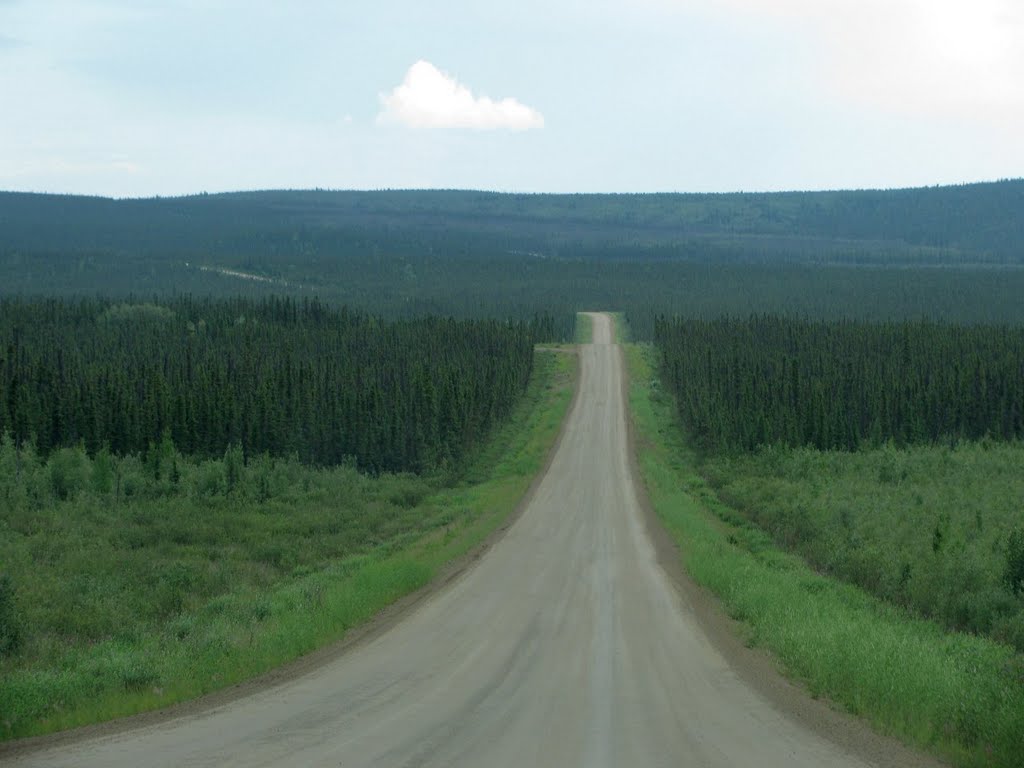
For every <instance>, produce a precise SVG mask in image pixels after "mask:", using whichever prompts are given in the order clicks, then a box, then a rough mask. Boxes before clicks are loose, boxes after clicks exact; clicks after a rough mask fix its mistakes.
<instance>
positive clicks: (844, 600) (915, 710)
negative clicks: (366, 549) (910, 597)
mask: <svg viewBox="0 0 1024 768" xmlns="http://www.w3.org/2000/svg"><path fill="white" fill-rule="evenodd" d="M627 357H628V361H629V370H630V377H631V385H630V405H631V409H632V412H633V418H634V422H635V426H636V435H637V444H638V453H639V455H638V459H639V463H640V468H641V473H642V475H643V478H644V481H645V483H646V486H647V490H648V493H649V494H650V499H651V502H652V504H653V505H654V507H655V509H656V511H657V513H658V515H659V516H660V518H661V519H662V521H663V522H664V524H665V525H666V527H667V528H668V530H669V531H670V533H671V534H672V535H673V536H674V537H675V538H676V540H677V541H678V543H679V546H680V550H681V552H682V557H683V562H684V565H685V567H686V569H687V571H688V572H689V573H690V575H691V576H692V577H693V579H694V580H695V581H696V582H697V583H699V584H701V585H703V586H705V587H707V588H709V589H711V590H712V591H713V592H714V593H715V594H716V595H718V596H719V598H720V599H721V600H722V602H723V604H724V605H725V607H726V609H727V610H728V611H729V613H730V614H731V615H733V616H734V617H735V618H737V619H739V620H740V621H742V622H743V624H744V626H745V627H746V628H747V630H748V632H749V642H750V643H752V644H755V645H758V646H762V647H764V648H767V649H769V650H770V651H772V652H773V653H774V654H775V655H776V656H777V658H778V659H779V660H780V662H781V664H782V665H783V667H784V668H785V669H786V670H787V672H788V673H789V674H790V675H792V676H794V677H796V678H797V679H800V680H802V681H803V682H804V683H805V684H806V685H807V687H808V688H809V689H810V691H811V693H812V694H813V695H816V696H817V695H824V696H827V697H829V698H830V699H831V700H833V701H835V702H838V703H839V704H840V705H842V706H844V707H845V708H846V709H848V710H849V711H851V712H853V713H855V714H857V715H860V716H862V717H864V718H866V719H867V720H869V721H870V722H871V723H872V724H873V725H874V727H876V728H877V729H878V730H880V731H882V732H885V733H889V734H893V735H896V736H899V737H901V738H903V739H905V740H906V741H908V742H910V743H913V744H916V745H919V746H921V747H925V748H927V749H930V750H933V751H934V752H936V753H938V754H940V755H943V756H945V757H947V758H950V759H952V760H953V761H954V762H955V763H957V764H959V765H965V766H975V765H977V766H982V765H985V766H995V765H998V766H1024V749H1022V736H1021V734H1024V665H1022V664H1021V660H1020V658H1019V657H1016V656H1015V655H1014V654H1013V652H1012V651H1011V649H1009V648H1008V647H1005V646H1001V645H998V644H996V643H993V642H991V641H988V640H984V639H981V638H977V637H974V636H970V635H963V634H950V633H946V632H944V631H943V630H942V629H941V628H940V627H938V626H937V625H936V624H934V623H932V622H929V621H924V620H919V619H913V618H909V617H907V616H906V615H904V614H903V613H901V612H900V611H898V610H896V609H894V608H892V607H891V606H888V605H887V604H885V603H883V602H881V601H880V600H877V599H875V598H872V597H871V596H869V595H868V594H866V593H865V592H863V591H862V590H860V589H858V588H856V587H853V586H850V585H848V584H843V583H840V582H837V581H834V580H831V579H828V578H825V577H823V576H821V575H819V574H817V573H815V572H814V571H813V570H812V569H810V568H809V567H808V566H807V565H806V564H805V563H804V562H803V561H802V560H800V559H799V558H797V557H795V556H793V555H789V554H786V553H783V552H781V551H779V550H778V549H776V548H775V547H774V546H773V544H772V542H771V540H770V539H769V538H768V536H767V535H766V534H765V533H763V532H762V531H761V530H760V529H758V528H756V527H755V526H754V525H753V524H752V523H749V522H747V521H746V520H745V519H744V518H743V517H741V516H740V515H738V514H736V513H735V512H733V511H732V510H730V509H729V508H728V507H727V506H726V505H724V504H723V503H721V501H719V499H718V498H717V497H716V495H715V494H714V492H713V491H712V490H711V489H710V488H709V487H708V486H707V484H706V483H705V481H704V480H703V479H702V478H701V477H700V476H699V475H698V473H697V471H696V461H695V458H694V457H693V456H692V455H691V454H690V452H689V451H688V449H687V448H686V445H685V442H684V439H683V436H682V435H681V433H680V431H679V429H678V428H677V427H676V426H675V424H676V421H675V418H674V412H675V411H674V408H673V407H672V402H671V399H670V397H669V396H667V395H666V394H665V393H664V392H663V391H662V390H661V389H660V387H659V385H658V382H657V379H656V377H655V372H654V366H653V361H654V357H653V349H652V348H651V347H648V346H640V345H635V346H630V347H629V348H628V351H627Z"/></svg>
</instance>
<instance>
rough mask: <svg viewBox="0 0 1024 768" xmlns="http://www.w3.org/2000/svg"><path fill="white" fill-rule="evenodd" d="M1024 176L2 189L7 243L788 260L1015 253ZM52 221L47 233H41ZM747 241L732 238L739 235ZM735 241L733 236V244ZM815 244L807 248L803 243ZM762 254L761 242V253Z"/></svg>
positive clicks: (1, 222) (1020, 236) (1022, 237)
mask: <svg viewBox="0 0 1024 768" xmlns="http://www.w3.org/2000/svg"><path fill="white" fill-rule="evenodd" d="M1022 212H1024V181H1021V180H1009V181H1001V182H993V183H983V184H966V185H958V186H945V187H931V188H919V189H897V190H848V191H822V192H777V193H742V192H741V193H730V194H675V193H661V194H617V195H616V194H574V195H553V194H500V193H492V192H478V191H458V190H418V191H417V190H394V191H391V190H383V191H366V192H358V191H330V190H304V191H282V190H276V191H275V190H270V191H262V192H239V193H227V194H217V195H193V196H187V197H179V198H163V199H161V198H156V199H147V200H111V199H107V198H88V197H76V196H70V195H28V194H20V193H4V194H0V231H3V232H4V236H3V238H2V239H0V245H2V246H6V247H13V248H25V247H27V246H32V247H36V246H42V247H43V248H44V249H45V248H49V249H54V250H61V249H67V248H75V249H79V248H85V249H89V248H91V249H115V250H130V249H139V248H144V249H146V250H148V251H153V250H158V249H161V248H165V249H168V250H173V251H176V252H184V251H189V250H193V251H195V250H199V251H208V250H210V248H211V247H214V246H216V247H217V250H220V251H227V250H229V249H231V248H232V247H235V246H238V245H240V244H241V243H245V244H247V245H248V246H250V248H251V247H252V246H257V245H262V246H263V247H262V250H266V249H268V248H281V247H283V248H288V247H289V241H291V246H294V244H295V243H302V244H304V245H305V246H307V247H308V246H310V245H311V244H315V242H316V241H317V238H318V236H319V235H325V236H327V237H328V238H329V237H330V233H331V232H332V231H333V232H335V233H337V232H339V231H345V230H346V229H352V228H358V229H361V230H362V231H363V232H364V233H368V232H381V231H389V230H390V231H392V232H394V231H397V230H402V231H406V232H433V233H445V232H448V233H451V232H456V233H462V236H464V237H477V238H480V237H490V238H497V239H499V240H504V241H505V242H506V243H508V244H509V245H508V246H507V247H509V248H513V249H521V250H534V251H545V252H546V254H547V255H559V253H558V251H559V249H560V248H561V247H563V246H567V245H570V244H590V245H597V246H600V245H602V244H605V243H609V242H615V243H618V244H619V245H622V244H625V243H646V244H657V243H679V242H682V241H684V240H685V238H686V237H690V236H693V237H698V238H707V237H712V238H714V237H725V238H727V242H732V243H733V244H734V245H736V246H738V247H740V248H741V249H743V248H750V247H751V242H752V241H751V240H750V238H755V239H756V238H763V239H764V244H765V247H768V248H771V247H772V246H771V243H772V242H773V241H776V240H777V239H778V238H784V239H788V241H787V244H786V248H787V250H789V251H790V253H791V255H806V254H808V253H809V252H810V251H812V250H813V251H817V252H819V253H820V251H821V250H822V248H821V246H822V243H823V242H825V241H846V242H847V243H848V244H849V243H856V242H862V243H865V244H868V246H867V247H869V248H872V249H874V248H877V247H878V246H879V245H880V244H889V246H888V247H889V249H890V250H894V249H895V248H896V247H897V246H915V247H919V248H936V249H944V250H946V251H947V252H948V253H949V254H964V253H973V254H975V256H976V257H977V256H982V255H985V254H987V255H988V256H997V257H999V258H1008V259H1012V260H1016V261H1019V260H1020V258H1021V248H1020V246H1021V244H1022V242H1024V216H1022ZM44 224H45V225H46V229H45V231H43V230H42V229H41V227H42V226H43V225H44ZM737 236H739V237H742V238H747V239H746V240H736V239H735V237H737ZM728 238H732V239H731V240H728ZM801 241H806V242H807V245H808V248H802V247H801V246H800V242H801ZM755 250H756V247H755Z"/></svg>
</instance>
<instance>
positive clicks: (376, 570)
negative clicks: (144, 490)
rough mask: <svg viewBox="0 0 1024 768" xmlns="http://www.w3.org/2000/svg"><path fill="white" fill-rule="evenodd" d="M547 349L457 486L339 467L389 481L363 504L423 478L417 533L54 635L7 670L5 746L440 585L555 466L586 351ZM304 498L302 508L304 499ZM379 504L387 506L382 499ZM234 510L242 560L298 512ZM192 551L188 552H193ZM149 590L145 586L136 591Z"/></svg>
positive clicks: (306, 644) (153, 697) (341, 627)
mask: <svg viewBox="0 0 1024 768" xmlns="http://www.w3.org/2000/svg"><path fill="white" fill-rule="evenodd" d="M535 354H536V357H535V367H534V371H535V372H534V375H533V378H532V380H531V383H530V386H529V389H528V391H527V393H526V394H525V395H524V397H523V398H522V399H521V401H520V403H519V404H518V405H517V407H516V410H515V412H514V413H513V415H512V417H511V418H510V419H509V420H508V422H507V423H506V424H505V425H504V426H503V427H502V428H500V429H498V430H497V431H496V432H495V433H494V434H493V435H491V436H490V438H489V439H488V440H487V441H486V444H485V445H484V446H482V448H481V450H480V451H479V455H478V457H477V459H476V460H475V462H474V463H473V465H472V466H470V468H469V469H468V471H467V472H466V473H465V474H464V476H463V478H462V480H461V481H460V482H459V483H458V484H457V485H455V486H453V487H449V488H442V487H437V486H436V485H435V487H434V488H433V489H432V490H430V491H429V492H428V493H426V494H425V495H422V496H421V495H420V492H419V489H420V488H421V487H422V485H423V483H424V481H423V480H421V479H419V478H405V479H403V478H402V477H399V476H396V477H382V478H379V479H372V478H366V477H363V476H359V475H356V473H355V472H354V470H351V469H349V470H345V469H341V470H338V471H337V472H336V473H335V474H337V473H341V474H340V475H339V477H341V479H342V480H343V481H344V482H346V483H350V484H360V483H361V484H364V485H373V484H375V483H384V484H386V485H385V486H384V487H383V488H381V489H376V487H375V486H374V488H371V489H370V490H368V491H366V495H365V498H374V499H375V497H376V496H380V495H382V494H383V495H385V496H394V495H395V493H399V494H401V493H405V492H406V489H405V484H407V483H413V484H414V485H415V487H416V493H415V494H413V495H412V496H411V498H409V499H406V500H404V501H403V500H400V501H402V503H401V504H399V505H398V506H399V507H402V508H403V511H402V513H401V514H402V519H403V520H406V521H408V520H409V519H410V517H412V518H418V521H417V523H416V524H415V525H413V524H412V523H407V524H405V525H404V526H394V527H392V528H387V527H386V526H385V527H382V528H380V529H379V530H380V531H381V533H379V534H377V535H378V536H380V538H377V540H376V541H375V543H373V544H372V545H365V544H364V545H363V548H362V550H361V551H357V552H355V553H354V554H350V555H348V556H345V557H341V558H338V559H335V560H332V561H329V562H328V563H327V564H321V567H306V566H304V567H300V568H294V569H290V570H289V571H288V572H287V574H286V575H281V576H279V577H273V578H271V577H270V576H267V575H266V574H268V573H271V571H270V569H268V568H267V567H266V564H262V565H260V564H259V563H257V565H258V566H259V568H258V570H259V571H260V572H261V573H263V574H264V578H263V579H262V580H260V579H256V580H254V581H250V582H248V583H245V584H243V585H242V586H237V585H235V584H231V585H230V586H229V588H228V589H227V590H226V591H224V592H222V593H221V594H218V595H216V596H214V597H212V598H211V599H208V600H205V601H203V602H202V603H201V604H198V605H190V606H189V607H188V608H186V609H185V610H182V611H180V612H176V613H174V614H173V615H171V616H169V617H168V618H166V619H164V620H161V621H154V622H151V623H149V624H140V625H138V626H134V627H131V628H130V629H129V630H126V631H119V632H113V633H110V634H109V635H108V636H106V637H103V638H102V639H99V640H97V641H94V642H87V643H85V642H79V643H70V642H68V643H63V642H60V641H52V640H51V641H49V644H50V645H54V644H55V643H56V645H57V646H58V647H57V648H50V649H49V651H48V652H45V653H43V652H38V653H33V654H32V655H31V656H30V657H28V658H24V657H22V658H18V657H14V658H7V659H4V660H3V665H2V666H0V739H12V738H19V737H25V736H33V735H41V734H45V733H51V732H54V731H58V730H63V729H67V728H71V727H76V726H81V725H87V724H91V723H96V722H102V721H105V720H110V719H113V718H117V717H123V716H127V715H132V714H137V713H140V712H144V711H149V710H153V709H158V708H161V707H165V706H168V705H170V704H173V703H177V702H181V701H185V700H188V699H192V698H195V697H198V696H201V695H203V694H205V693H208V692H211V691H214V690H217V689H219V688H223V687H226V686H229V685H232V684H234V683H237V682H240V681H243V680H246V679H249V678H252V677H254V676H256V675H259V674H261V673H263V672H266V671H268V670H270V669H272V668H274V667H277V666H280V665H281V664H283V663H285V662H288V661H291V660H294V659H296V658H298V657H300V656H302V655H304V654H306V653H309V652H310V651H312V650H314V649H316V648H319V647H322V646H325V645H328V644H330V643H332V642H335V641H337V640H338V639H340V638H341V637H343V636H344V634H345V633H346V631H348V630H349V629H351V628H353V627H356V626H358V625H360V624H363V623H365V622H366V621H368V620H369V619H371V618H372V617H373V616H374V615H376V614H377V613H379V612H380V611H381V610H382V609H384V608H385V607H386V606H388V605H389V604H391V603H393V602H394V601H396V600H397V599H399V598H401V597H402V596H404V595H407V594H409V593H411V592H414V591H415V590H417V589H419V588H421V587H423V586H425V585H426V584H428V583H429V582H430V581H431V580H432V579H433V578H435V577H436V576H438V575H439V574H440V573H441V572H442V570H443V569H444V567H445V566H446V565H447V564H449V563H451V562H452V561H453V560H455V559H457V558H459V557H461V556H463V555H465V554H466V553H468V552H470V551H472V550H473V549H474V548H475V547H477V546H478V545H479V544H481V543H482V542H483V541H485V540H486V539H487V538H488V537H489V536H490V535H491V534H492V533H493V532H495V531H496V530H497V529H498V528H499V527H500V526H501V524H502V523H503V522H504V521H506V520H507V519H508V518H509V515H510V514H511V513H512V512H513V511H514V510H515V509H516V507H517V506H518V504H519V502H520V500H521V499H522V498H523V496H524V494H525V493H526V492H527V490H528V489H529V487H530V484H531V482H532V481H533V479H534V477H535V476H536V475H537V473H538V472H539V471H541V470H542V468H543V466H544V463H545V461H546V459H547V456H548V454H549V452H550V450H551V448H552V446H553V444H554V441H555V439H556V437H557V435H558V432H559V428H560V426H561V424H562V422H563V420H564V417H565V414H566V411H567V409H568V407H569V403H570V402H571V399H572V394H573V391H574V388H575V379H576V357H575V356H573V355H568V354H564V353H556V352H553V351H545V350H538V351H537V352H536V353H535ZM310 473H311V474H310V476H304V477H303V479H302V482H303V483H306V484H307V485H312V486H314V487H313V489H312V490H313V491H316V490H317V489H316V487H315V486H316V484H317V483H323V484H324V487H325V488H327V491H328V492H327V493H326V494H325V495H327V496H328V497H330V496H333V497H334V498H337V497H339V496H344V495H346V494H340V493H338V492H337V489H336V488H335V486H334V483H335V479H334V474H331V475H330V477H326V475H327V472H326V471H324V472H321V473H318V474H315V475H314V474H312V473H313V471H312V470H310ZM346 473H347V474H346ZM320 474H324V475H325V478H326V479H325V478H321V477H320ZM332 489H333V490H332ZM296 499H298V500H299V501H304V500H305V499H306V497H305V496H301V495H300V496H297V497H296ZM333 501H334V499H333V498H326V499H325V500H323V502H322V503H323V505H324V506H323V511H324V514H325V515H329V516H330V519H329V520H328V521H327V523H328V527H329V528H330V529H331V530H333V529H334V528H337V527H338V526H342V527H348V528H352V530H353V531H354V532H356V533H358V531H361V530H364V527H365V522H361V521H360V520H359V514H358V513H357V514H356V515H354V516H346V515H342V514H340V512H339V511H338V510H334V511H333V512H332V508H331V506H330V505H331V503H333ZM341 501H342V500H341V499H338V501H337V503H341ZM76 503H79V504H81V503H82V502H81V501H79V502H76ZM283 503H284V502H280V504H283ZM290 503H291V505H292V506H296V504H297V502H290ZM375 503H376V504H377V505H378V506H381V505H383V504H384V502H382V501H380V500H379V499H377V500H375ZM229 506H232V507H234V506H237V507H240V508H242V507H245V511H246V512H247V513H246V514H237V515H232V517H231V520H230V525H229V526H227V527H225V530H226V531H229V532H230V536H231V538H227V539H224V540H222V541H220V542H219V543H218V542H214V543H215V544H216V546H214V547H212V548H211V552H212V553H216V552H218V551H221V550H223V551H228V552H229V554H230V551H231V550H234V549H236V548H237V547H238V546H239V545H238V543H237V541H238V540H241V539H244V537H245V534H246V529H247V528H248V527H250V526H257V527H259V526H261V525H264V526H265V525H266V522H261V521H265V519H267V518H266V516H267V515H268V514H270V515H274V514H276V513H278V512H284V513H287V511H288V510H287V509H281V510H277V509H269V508H268V509H264V508H262V507H260V505H258V504H252V505H243V504H241V503H238V504H232V505H229ZM386 506H387V508H388V509H391V507H392V506H394V504H392V503H391V501H388V502H387V505H386ZM233 511H237V510H233ZM297 511H298V510H297ZM125 514H126V515H128V517H131V515H130V514H128V513H127V512H126V513H125ZM190 514H192V515H193V517H194V518H195V519H196V520H200V519H202V518H203V517H204V512H203V510H201V509H198V510H196V511H194V512H190ZM210 514H211V513H210V512H206V513H205V515H206V516H209V515H210ZM346 514H347V513H346ZM135 517H136V518H138V517H139V515H138V514H137V513H136V514H135ZM281 517H282V518H288V517H289V515H287V514H283V515H281ZM269 519H272V520H273V519H276V518H274V517H271V518H269ZM158 522H160V517H159V516H158V515H155V516H153V517H152V523H153V524H154V525H155V524H156V523H158ZM308 525H310V526H312V525H313V521H310V522H309V523H308ZM90 530H96V534H97V535H96V536H95V538H100V534H101V533H102V531H100V530H99V529H90ZM310 530H311V531H312V530H315V529H314V528H312V527H311V528H310ZM385 531H386V532H388V533H387V535H384V533H383V532H385ZM76 535H79V534H78V533H77V532H76ZM313 535H314V536H316V534H313ZM48 538H51V537H49V536H47V537H44V539H41V540H40V541H44V540H46V539H48ZM79 538H80V536H79ZM363 538H365V537H363ZM87 543H88V542H79V545H80V546H81V545H84V544H87ZM157 545H158V550H157V551H159V550H162V549H167V548H169V547H171V546H173V544H172V542H169V541H160V542H157ZM196 548H197V547H196V544H195V542H188V543H187V549H188V551H189V552H193V551H194V550H196ZM180 554H181V556H184V554H185V551H184V550H182V551H181V553H180ZM90 567H91V566H90ZM209 567H211V568H212V567H214V566H213V565H211V566H209ZM145 588H146V587H145V585H136V587H135V589H136V591H138V590H140V589H141V590H144V589H145ZM126 594H127V593H126ZM127 596H130V595H127Z"/></svg>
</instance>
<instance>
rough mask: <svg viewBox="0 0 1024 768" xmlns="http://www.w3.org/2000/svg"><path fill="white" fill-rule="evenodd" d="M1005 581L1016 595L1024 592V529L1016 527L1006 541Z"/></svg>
mask: <svg viewBox="0 0 1024 768" xmlns="http://www.w3.org/2000/svg"><path fill="white" fill-rule="evenodd" d="M1003 581H1004V582H1005V583H1006V586H1008V587H1009V588H1010V591H1011V592H1013V593H1014V594H1015V595H1017V594H1020V593H1021V592H1024V529H1022V528H1015V529H1014V530H1013V531H1011V532H1010V536H1009V538H1008V539H1007V542H1006V570H1005V571H1004V573H1003Z"/></svg>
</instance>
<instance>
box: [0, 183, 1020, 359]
mask: <svg viewBox="0 0 1024 768" xmlns="http://www.w3.org/2000/svg"><path fill="white" fill-rule="evenodd" d="M1022 190H1024V182H1021V181H1011V182H1000V183H995V184H980V185H967V186H962V187H941V188H934V189H918V190H894V191H879V192H872V191H853V192H820V193H815V192H809V193H780V194H736V195H668V194H666V195H504V194H495V193H486V192H458V191H380V192H331V191H321V190H310V191H294V192H282V191H278V192H273V191H269V192H246V193H232V194H223V195H196V196H191V197H183V198H168V199H150V200H110V199H105V198H85V197H75V196H62V195H29V194H17V193H0V295H6V296H26V297H28V296H75V297H81V296H97V295H102V296H108V297H118V298H122V299H124V298H128V297H132V296H147V297H150V296H158V297H161V298H162V299H169V298H173V297H175V296H180V295H193V296H209V297H216V298H231V297H237V296H244V297H248V298H250V299H263V298H268V297H271V296H276V295H288V296H292V297H297V298H300V299H301V298H312V297H318V298H319V299H320V300H321V301H323V302H324V303H326V304H329V305H332V306H335V307H341V306H347V307H349V308H354V309H358V310H361V311H363V312H367V313H370V314H373V315H380V316H383V317H387V318H389V319H400V318H417V317H421V316H423V315H427V314H432V315H446V316H448V315H450V316H453V317H458V318H467V319H471V318H496V319H503V320H505V319H512V320H524V321H526V320H529V319H531V318H532V317H534V316H535V315H537V314H550V315H551V316H552V318H553V324H552V326H551V336H550V339H549V340H556V339H561V340H567V339H569V338H571V335H572V327H573V316H574V313H575V312H576V311H580V310H588V309H595V308H600V309H608V310H617V311H621V312H624V313H625V314H626V316H627V317H628V318H629V322H630V326H631V328H632V331H633V333H634V338H638V339H651V338H652V337H653V332H654V328H653V325H654V317H655V315H656V314H658V313H664V314H676V313H684V314H687V315H690V316H696V317H704V318H712V317H718V316H723V315H737V314H740V313H747V312H759V313H760V312H764V313H773V314H787V315H798V316H806V317H812V318H829V319H837V318H855V319H861V320H889V319H903V318H910V319H919V318H925V317H927V318H931V319H936V320H945V321H950V322H957V323H979V322H981V323H1016V322H1021V321H1024V302H1021V301H1020V300H1019V297H1020V296H1021V295H1022V294H1024V264H1022V259H1021V256H1022V254H1024V235H1021V232H1022V231H1024V204H1022V202H1021V195H1022V194H1024V193H1022Z"/></svg>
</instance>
